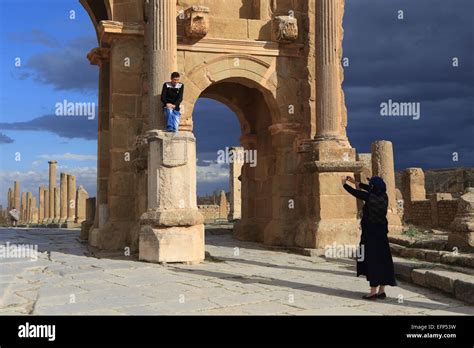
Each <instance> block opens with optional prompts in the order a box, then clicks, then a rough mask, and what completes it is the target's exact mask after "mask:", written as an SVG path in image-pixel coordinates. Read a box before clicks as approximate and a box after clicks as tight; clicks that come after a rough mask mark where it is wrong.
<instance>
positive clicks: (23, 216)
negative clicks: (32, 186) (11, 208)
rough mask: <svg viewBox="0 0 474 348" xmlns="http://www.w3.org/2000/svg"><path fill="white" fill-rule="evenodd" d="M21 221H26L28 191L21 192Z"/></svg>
mask: <svg viewBox="0 0 474 348" xmlns="http://www.w3.org/2000/svg"><path fill="white" fill-rule="evenodd" d="M20 222H21V223H25V222H26V192H22V193H21V203H20Z"/></svg>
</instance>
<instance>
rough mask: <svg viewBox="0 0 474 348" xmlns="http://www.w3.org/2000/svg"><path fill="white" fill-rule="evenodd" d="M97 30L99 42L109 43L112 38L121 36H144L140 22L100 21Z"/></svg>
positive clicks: (143, 29)
mask: <svg viewBox="0 0 474 348" xmlns="http://www.w3.org/2000/svg"><path fill="white" fill-rule="evenodd" d="M98 32H99V39H100V42H101V44H103V43H105V44H110V43H111V42H112V40H113V39H114V38H117V37H121V36H144V35H145V28H144V26H143V24H142V23H123V22H116V21H101V22H100V23H99V27H98Z"/></svg>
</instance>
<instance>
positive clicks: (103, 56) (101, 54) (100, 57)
mask: <svg viewBox="0 0 474 348" xmlns="http://www.w3.org/2000/svg"><path fill="white" fill-rule="evenodd" d="M87 59H88V60H89V62H90V63H91V65H101V64H102V62H104V61H106V62H107V61H109V60H110V48H107V47H96V48H93V49H92V50H91V51H90V52H89V53H88V54H87Z"/></svg>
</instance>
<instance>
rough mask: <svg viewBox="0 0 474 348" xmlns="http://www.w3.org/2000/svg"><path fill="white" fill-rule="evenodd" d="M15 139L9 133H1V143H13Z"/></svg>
mask: <svg viewBox="0 0 474 348" xmlns="http://www.w3.org/2000/svg"><path fill="white" fill-rule="evenodd" d="M13 142H14V140H13V139H12V138H10V137H9V136H8V135H6V134H3V133H0V144H11V143H13Z"/></svg>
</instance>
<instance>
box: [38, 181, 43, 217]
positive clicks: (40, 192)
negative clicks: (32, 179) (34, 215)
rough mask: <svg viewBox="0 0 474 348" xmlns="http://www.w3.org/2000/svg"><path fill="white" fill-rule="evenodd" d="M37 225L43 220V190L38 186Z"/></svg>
mask: <svg viewBox="0 0 474 348" xmlns="http://www.w3.org/2000/svg"><path fill="white" fill-rule="evenodd" d="M38 204H39V206H38V224H42V223H43V220H44V188H43V186H40V188H39V189H38Z"/></svg>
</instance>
